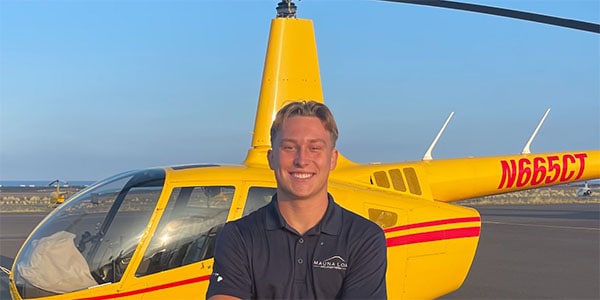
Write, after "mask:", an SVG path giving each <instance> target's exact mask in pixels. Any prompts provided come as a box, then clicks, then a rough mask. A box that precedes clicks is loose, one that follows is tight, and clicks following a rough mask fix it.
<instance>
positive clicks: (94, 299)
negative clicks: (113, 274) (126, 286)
mask: <svg viewBox="0 0 600 300" xmlns="http://www.w3.org/2000/svg"><path fill="white" fill-rule="evenodd" d="M208 279H210V275H207V276H202V277H196V278H190V279H186V280H182V281H176V282H170V283H166V284H161V285H157V286H152V287H149V288H145V289H139V290H135V291H129V292H124V293H117V294H109V295H102V296H95V297H89V298H77V299H75V300H104V299H115V298H121V297H127V296H133V295H138V294H143V293H149V292H153V291H157V290H162V289H169V288H173V287H178V286H182V285H188V284H192V283H196V282H201V281H205V280H208Z"/></svg>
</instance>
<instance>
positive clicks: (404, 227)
mask: <svg viewBox="0 0 600 300" xmlns="http://www.w3.org/2000/svg"><path fill="white" fill-rule="evenodd" d="M480 221H481V217H470V218H456V219H445V220H436V221H429V222H423V223H415V224H407V225H402V226H396V227H392V228H387V229H384V230H383V231H384V232H385V233H388V232H394V231H400V230H407V229H414V228H422V227H429V226H438V225H446V224H456V223H466V222H480Z"/></svg>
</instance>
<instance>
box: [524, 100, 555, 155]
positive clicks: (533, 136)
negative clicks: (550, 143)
mask: <svg viewBox="0 0 600 300" xmlns="http://www.w3.org/2000/svg"><path fill="white" fill-rule="evenodd" d="M549 112H550V109H549V108H548V109H547V110H546V113H545V114H544V116H543V117H542V119H541V120H540V122H539V123H538V126H537V127H536V128H535V130H534V131H533V134H532V135H531V137H530V138H529V141H527V144H525V147H524V148H523V151H521V154H530V153H531V150H530V149H529V146H531V142H533V139H534V138H535V136H536V135H537V133H538V131H539V130H540V127H542V124H543V123H544V120H546V117H547V116H548V113H549Z"/></svg>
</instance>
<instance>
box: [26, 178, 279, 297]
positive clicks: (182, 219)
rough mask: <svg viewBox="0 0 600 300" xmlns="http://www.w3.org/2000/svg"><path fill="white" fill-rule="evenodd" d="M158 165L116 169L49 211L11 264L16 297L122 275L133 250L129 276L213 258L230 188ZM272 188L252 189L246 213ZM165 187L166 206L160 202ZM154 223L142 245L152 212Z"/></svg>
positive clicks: (66, 289) (114, 279)
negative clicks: (179, 179)
mask: <svg viewBox="0 0 600 300" xmlns="http://www.w3.org/2000/svg"><path fill="white" fill-rule="evenodd" d="M165 174H166V172H165V170H164V169H147V170H143V171H132V172H126V173H122V174H120V175H116V176H114V177H111V178H108V179H106V180H103V181H100V182H98V183H96V184H94V185H92V186H91V187H89V188H87V189H85V190H82V191H81V192H79V193H78V194H76V195H74V196H73V197H72V198H70V199H68V201H66V202H65V203H64V204H63V205H61V206H59V207H58V208H57V209H56V210H55V211H53V212H52V213H50V214H49V215H48V216H47V217H46V219H45V220H44V221H43V222H42V223H41V225H40V227H39V228H38V229H37V230H36V231H35V234H33V235H32V236H31V237H30V239H29V240H28V241H27V242H26V244H25V245H24V246H23V248H22V250H21V255H19V256H18V259H17V261H16V262H15V265H16V268H15V283H16V286H17V288H18V290H19V293H20V294H21V296H22V297H24V298H25V297H26V298H36V297H44V296H51V295H57V294H63V293H68V292H72V291H77V290H82V289H87V288H90V287H95V286H99V285H105V284H111V283H116V282H119V281H120V280H121V278H122V277H123V274H124V272H125V270H126V268H127V267H128V266H129V265H130V261H131V259H132V257H133V255H134V253H135V251H136V250H138V249H139V251H143V256H142V259H141V261H140V262H139V263H136V265H135V266H134V267H135V268H136V269H135V270H134V271H135V276H136V277H142V276H146V275H150V274H155V273H158V272H163V271H167V270H171V269H175V268H178V267H182V266H185V265H189V264H192V263H195V262H199V261H202V260H205V259H208V258H212V257H213V253H214V245H215V239H216V235H217V233H218V232H219V230H220V229H221V228H222V227H223V224H224V223H225V222H226V220H227V216H228V214H229V210H230V208H231V205H232V201H233V196H234V192H235V190H236V188H235V186H233V185H230V186H227V185H199V186H175V187H173V188H172V189H169V190H165V188H164V187H165V177H166V175H165ZM274 192H275V190H274V188H270V187H252V188H250V190H249V191H248V201H247V203H246V204H247V205H246V207H245V209H244V212H243V213H244V215H246V214H248V213H250V212H252V211H254V210H256V209H258V208H259V207H262V206H264V205H266V204H267V203H268V202H269V201H270V199H271V196H272V195H273V193H274ZM163 193H168V195H166V197H168V202H167V203H166V206H164V209H162V208H160V207H161V206H160V205H158V201H159V199H160V197H161V194H163ZM155 212H161V213H160V221H159V222H158V225H157V227H156V230H154V231H153V232H154V234H152V235H151V236H149V237H148V238H147V239H145V240H148V239H149V242H148V243H145V244H147V246H144V247H141V248H140V243H141V241H142V237H143V235H144V234H145V233H147V232H148V226H150V225H149V224H151V223H152V222H151V220H150V219H151V218H152V216H153V214H155Z"/></svg>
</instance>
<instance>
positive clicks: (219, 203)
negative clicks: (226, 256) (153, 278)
mask: <svg viewBox="0 0 600 300" xmlns="http://www.w3.org/2000/svg"><path fill="white" fill-rule="evenodd" d="M234 191H235V188H234V187H232V186H191V187H179V188H175V189H173V192H172V193H171V196H170V198H169V203H168V204H167V207H166V209H165V212H164V213H163V215H162V218H161V220H160V222H159V224H158V227H157V229H156V231H155V233H154V236H153V237H152V240H151V241H150V245H149V246H148V248H147V249H146V252H145V253H144V258H143V259H142V262H141V263H140V266H139V267H138V269H137V271H136V276H138V277H140V276H145V275H149V274H154V273H157V272H162V271H166V270H170V269H174V268H177V267H181V266H185V265H188V264H192V263H195V262H199V261H201V260H205V259H208V258H211V257H213V252H214V244H215V238H216V235H217V233H218V232H219V230H220V229H221V228H222V227H223V224H225V221H226V220H227V215H228V213H229V208H230V207H231V203H232V200H233V193H234Z"/></svg>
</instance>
